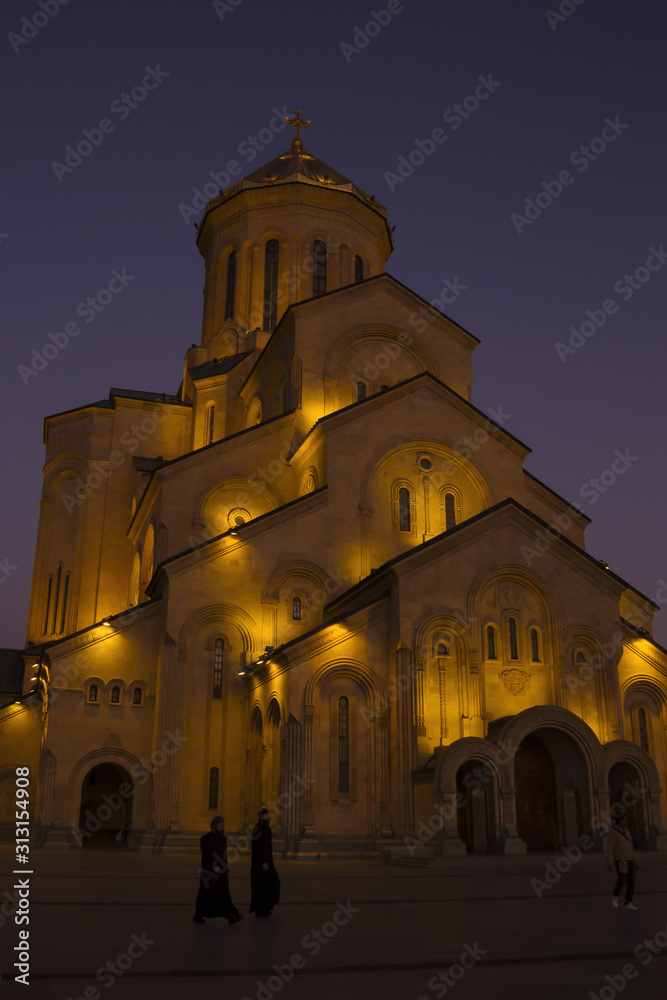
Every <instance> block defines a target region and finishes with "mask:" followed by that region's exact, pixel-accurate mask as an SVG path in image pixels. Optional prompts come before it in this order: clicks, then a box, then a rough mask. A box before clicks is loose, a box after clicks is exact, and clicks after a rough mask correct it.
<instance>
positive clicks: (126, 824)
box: [75, 763, 134, 847]
mask: <svg viewBox="0 0 667 1000" xmlns="http://www.w3.org/2000/svg"><path fill="white" fill-rule="evenodd" d="M133 796H134V784H133V782H132V778H131V777H130V775H129V773H128V771H126V770H125V768H124V767H121V766H120V765H119V764H110V763H104V764H97V765H96V766H95V767H93V768H91V769H90V771H88V773H87V774H86V776H85V778H84V779H83V782H82V784H81V808H80V809H79V825H78V829H77V830H76V831H75V836H76V839H77V840H78V841H80V846H81V847H87V846H91V845H95V846H100V845H108V846H118V847H124V846H125V843H126V841H127V837H128V834H129V832H130V830H131V828H132V801H133Z"/></svg>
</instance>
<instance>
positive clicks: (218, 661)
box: [212, 639, 225, 698]
mask: <svg viewBox="0 0 667 1000" xmlns="http://www.w3.org/2000/svg"><path fill="white" fill-rule="evenodd" d="M224 648H225V646H224V643H223V641H222V639H216V640H215V652H214V654H213V692H212V696H213V697H214V698H222V661H223V655H224V653H223V651H224Z"/></svg>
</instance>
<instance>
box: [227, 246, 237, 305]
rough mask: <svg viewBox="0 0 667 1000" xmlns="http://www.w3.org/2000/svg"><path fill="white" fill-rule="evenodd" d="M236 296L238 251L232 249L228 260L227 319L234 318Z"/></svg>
mask: <svg viewBox="0 0 667 1000" xmlns="http://www.w3.org/2000/svg"><path fill="white" fill-rule="evenodd" d="M235 298H236V251H235V250H232V252H231V253H230V255H229V258H228V260H227V291H226V293H225V319H234V300H235Z"/></svg>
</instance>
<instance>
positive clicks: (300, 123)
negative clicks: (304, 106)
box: [285, 108, 312, 149]
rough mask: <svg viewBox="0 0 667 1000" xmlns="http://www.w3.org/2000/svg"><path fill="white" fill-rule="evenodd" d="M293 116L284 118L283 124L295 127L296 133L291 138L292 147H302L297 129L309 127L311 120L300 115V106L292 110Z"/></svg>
mask: <svg viewBox="0 0 667 1000" xmlns="http://www.w3.org/2000/svg"><path fill="white" fill-rule="evenodd" d="M294 114H295V116H296V117H295V118H286V119H285V125H293V126H294V128H295V129H296V134H295V136H294V139H293V140H292V149H303V143H302V141H301V136H300V135H299V131H300V129H302V128H310V127H311V124H312V122H307V121H305V119H303V118H302V117H301V108H296V109H295V111H294Z"/></svg>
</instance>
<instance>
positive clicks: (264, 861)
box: [250, 809, 280, 917]
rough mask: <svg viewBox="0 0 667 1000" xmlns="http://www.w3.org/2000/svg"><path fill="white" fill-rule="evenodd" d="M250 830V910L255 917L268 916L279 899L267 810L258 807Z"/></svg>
mask: <svg viewBox="0 0 667 1000" xmlns="http://www.w3.org/2000/svg"><path fill="white" fill-rule="evenodd" d="M257 816H258V822H257V824H256V826H255V827H254V828H253V831H252V855H251V861H250V893H251V898H250V912H251V913H253V912H254V914H255V916H256V917H270V916H271V910H272V909H273V907H274V906H275V905H276V903H277V902H278V901H279V899H280V879H279V878H278V872H277V871H276V868H275V865H274V863H273V846H272V843H271V841H272V837H271V827H270V826H269V810H268V809H260V810H259V811H258V813H257Z"/></svg>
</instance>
